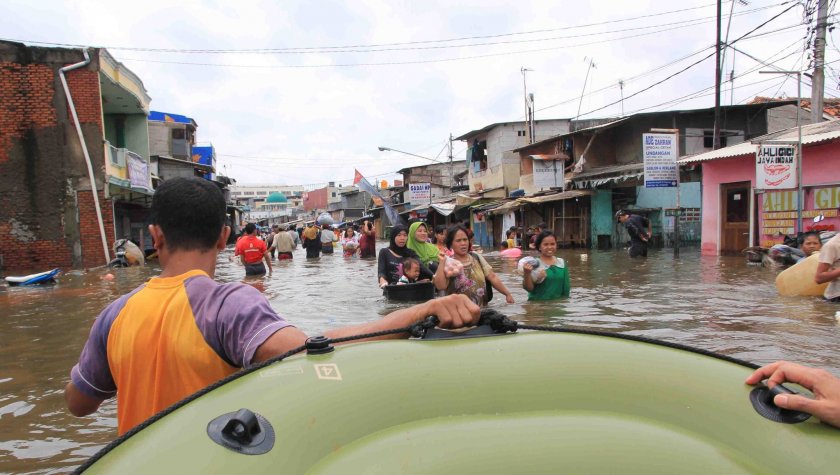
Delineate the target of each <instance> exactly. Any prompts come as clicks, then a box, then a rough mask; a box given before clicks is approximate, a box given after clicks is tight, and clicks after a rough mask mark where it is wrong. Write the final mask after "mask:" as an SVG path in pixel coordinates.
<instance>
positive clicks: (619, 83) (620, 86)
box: [618, 79, 624, 117]
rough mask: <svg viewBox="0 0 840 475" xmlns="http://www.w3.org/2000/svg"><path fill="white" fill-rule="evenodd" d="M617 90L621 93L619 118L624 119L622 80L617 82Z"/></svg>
mask: <svg viewBox="0 0 840 475" xmlns="http://www.w3.org/2000/svg"><path fill="white" fill-rule="evenodd" d="M618 89H619V90H620V91H621V117H624V80H623V79H619V80H618Z"/></svg>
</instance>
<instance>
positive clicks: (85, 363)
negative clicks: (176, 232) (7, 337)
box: [70, 270, 291, 435]
mask: <svg viewBox="0 0 840 475" xmlns="http://www.w3.org/2000/svg"><path fill="white" fill-rule="evenodd" d="M287 326H291V325H290V324H289V323H288V322H287V321H286V320H285V319H284V318H283V317H281V316H279V315H278V314H277V312H275V311H274V310H273V309H272V308H271V306H270V305H269V303H268V301H267V300H266V299H265V297H264V296H263V295H262V294H260V292H259V291H258V290H256V289H255V288H253V287H251V286H248V285H244V284H241V283H228V284H219V283H216V282H215V281H213V279H211V278H210V277H209V276H208V275H207V274H206V273H204V272H203V271H200V270H193V271H190V272H187V273H185V274H181V275H179V276H175V277H166V278H162V277H156V278H152V279H150V280H149V281H148V282H147V283H145V284H143V285H141V286H140V287H138V288H137V289H135V290H134V291H132V292H130V293H129V294H126V295H123V296H122V297H120V298H119V299H118V300H116V301H115V302H113V303H111V304H110V305H109V306H108V307H106V308H105V310H103V311H102V313H101V314H100V315H99V316H98V317H97V318H96V321H95V322H94V323H93V328H91V331H90V336H89V337H88V341H87V343H85V347H84V349H83V350H82V354H81V357H80V358H79V363H78V364H77V365H76V366H74V367H73V369H72V370H71V372H70V378H71V380H72V381H73V384H74V385H75V386H76V387H77V388H79V390H80V391H82V392H83V393H85V394H87V395H88V396H91V397H94V398H97V399H108V398H111V397H114V396H115V395H116V397H117V426H118V432H119V434H120V435H122V434H124V433H126V432H127V431H128V430H130V429H131V428H132V427H134V426H136V425H138V424H140V423H141V422H143V421H144V420H146V419H147V418H149V417H151V416H152V415H154V414H155V413H157V412H159V411H161V410H163V409H166V408H167V407H169V406H170V405H172V404H174V403H176V402H178V401H180V400H181V399H183V398H185V397H187V396H189V395H190V394H192V393H194V392H196V391H199V390H201V389H203V388H205V387H207V386H209V385H210V384H213V383H214V382H216V381H218V380H220V379H222V378H224V377H226V376H228V375H230V374H232V373H234V372H236V371H237V370H238V369H239V368H243V367H248V366H250V364H251V360H252V359H253V358H254V353H255V352H256V350H257V348H259V347H260V345H262V344H263V343H264V342H265V341H266V340H267V339H268V337H270V336H271V335H273V334H274V333H275V332H277V331H279V330H281V329H283V328H286V327H287Z"/></svg>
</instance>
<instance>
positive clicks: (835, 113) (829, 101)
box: [748, 96, 840, 118]
mask: <svg viewBox="0 0 840 475" xmlns="http://www.w3.org/2000/svg"><path fill="white" fill-rule="evenodd" d="M779 100H784V99H782V98H773V97H764V96H756V97H755V98H754V99H753V100H751V101H750V102H748V104H763V103H765V102H776V101H779ZM794 100H796V99H795V98H794ZM801 104H802V107H803V108H805V109H810V108H811V99H809V98H804V97H803V98H802V99H801ZM823 112H824V113H826V114H828V115H830V116H831V117H837V118H840V99H836V98H831V97H826V98H825V99H823Z"/></svg>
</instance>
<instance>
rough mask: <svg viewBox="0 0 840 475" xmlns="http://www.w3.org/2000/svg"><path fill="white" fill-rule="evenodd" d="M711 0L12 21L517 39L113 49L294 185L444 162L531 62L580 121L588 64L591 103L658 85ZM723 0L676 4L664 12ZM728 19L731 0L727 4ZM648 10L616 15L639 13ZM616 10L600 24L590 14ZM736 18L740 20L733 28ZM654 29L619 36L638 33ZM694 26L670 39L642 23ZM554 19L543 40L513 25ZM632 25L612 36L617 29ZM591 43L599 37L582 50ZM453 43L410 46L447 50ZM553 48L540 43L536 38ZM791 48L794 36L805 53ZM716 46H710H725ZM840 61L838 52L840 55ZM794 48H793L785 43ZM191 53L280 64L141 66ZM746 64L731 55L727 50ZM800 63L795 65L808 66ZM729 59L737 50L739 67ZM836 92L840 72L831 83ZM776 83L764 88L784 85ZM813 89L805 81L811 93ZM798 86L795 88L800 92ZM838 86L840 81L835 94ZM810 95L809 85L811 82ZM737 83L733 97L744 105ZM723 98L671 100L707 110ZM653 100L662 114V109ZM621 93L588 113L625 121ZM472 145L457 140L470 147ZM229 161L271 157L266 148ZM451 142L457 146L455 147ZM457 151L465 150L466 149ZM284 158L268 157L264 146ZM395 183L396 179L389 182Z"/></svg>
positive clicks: (132, 12)
mask: <svg viewBox="0 0 840 475" xmlns="http://www.w3.org/2000/svg"><path fill="white" fill-rule="evenodd" d="M710 3H711V2H705V3H704V2H702V1H700V0H697V1H696V2H693V3H692V4H683V3H682V2H677V3H673V2H672V3H670V4H667V3H666V4H663V3H661V2H652V1H647V2H624V1H618V0H613V1H605V2H600V3H590V2H557V1H551V0H547V1H534V2H509V1H501V0H485V1H480V2H478V1H474V2H443V1H440V2H413V1H403V2H394V1H390V0H366V1H328V2H305V1H286V2H272V1H256V2H239V3H230V2H212V3H207V2H177V3H172V2H167V1H163V0H152V1H147V2H142V3H141V2H135V3H122V2H120V3H117V2H98V1H93V0H86V1H80V2H73V3H72V4H69V3H66V2H60V1H48V2H29V1H17V0H12V1H10V2H6V4H5V9H4V10H5V12H7V13H9V14H5V15H3V18H0V31H3V32H4V33H3V35H4V36H5V37H7V38H15V39H22V40H32V41H46V42H58V43H78V44H90V45H104V46H134V47H143V48H179V49H186V48H193V49H245V48H292V47H323V46H337V45H363V44H384V43H399V42H417V41H424V40H445V39H450V38H455V37H468V36H486V35H503V36H495V37H492V38H476V39H473V40H469V41H465V42H462V43H459V44H463V43H479V42H500V44H495V45H487V46H472V47H467V46H461V47H456V48H445V49H443V48H441V49H412V50H400V51H382V52H370V53H350V52H348V53H340V54H336V53H317V54H314V53H313V54H284V55H280V54H219V55H209V54H201V55H199V54H172V53H162V52H148V51H127V50H120V49H111V53H112V54H114V55H115V56H116V57H117V58H119V59H121V60H124V61H125V63H126V65H128V66H129V67H130V68H131V69H132V70H134V71H135V72H136V73H137V74H138V75H139V76H140V77H141V78H142V80H143V82H144V83H145V85H146V87H147V89H148V90H149V94H150V95H151V96H152V98H153V102H152V108H153V109H157V110H164V111H169V112H175V113H181V114H185V115H188V116H190V117H193V118H194V119H195V120H196V121H197V122H198V124H199V131H198V135H199V140H202V141H212V142H213V143H214V144H215V145H216V147H217V152H218V153H219V154H220V156H221V159H220V163H221V164H223V165H226V166H227V168H226V169H224V170H222V171H226V172H227V173H229V174H230V175H231V176H233V177H234V178H236V179H237V180H239V181H240V182H245V183H248V182H261V183H262V182H266V181H278V182H282V183H287V184H294V183H321V182H326V181H338V180H351V179H352V176H353V169H354V168H358V169H359V170H361V171H362V172H363V173H364V174H366V175H369V176H374V175H379V174H383V173H387V172H393V171H396V170H398V169H400V168H403V167H405V166H407V165H410V164H417V163H424V162H423V160H421V159H415V158H411V157H409V156H406V155H401V154H398V153H393V152H391V153H381V152H379V151H378V150H377V147H378V146H387V147H391V148H395V149H399V150H404V151H407V152H412V153H416V154H420V155H424V156H432V157H434V156H436V155H437V154H438V152H439V151H440V150H441V147H442V146H443V145H444V143H445V140H446V138H447V137H448V135H449V133H453V134H455V135H456V136H457V135H459V134H462V133H464V132H467V131H469V130H472V129H476V128H480V127H483V126H485V125H487V124H489V123H493V122H500V121H509V120H520V119H521V118H522V117H523V115H524V114H523V105H522V75H521V74H520V71H519V70H520V67H522V66H526V67H528V68H530V69H533V72H530V73H528V77H527V79H528V88H529V91H530V92H533V93H534V94H535V96H536V104H537V107H538V109H539V108H543V107H546V106H549V105H553V104H556V103H559V102H561V101H565V102H564V103H563V104H562V105H557V106H555V107H551V108H549V109H546V110H540V111H539V112H538V113H537V118H543V119H545V118H556V117H570V116H574V115H575V114H576V112H577V109H578V99H577V98H578V96H579V95H580V93H581V89H582V87H583V82H584V76H585V74H586V68H587V64H588V63H586V62H584V58H585V57H593V58H594V61H595V63H596V65H597V68H596V69H593V70H591V71H590V73H591V74H590V77H589V80H588V83H587V86H586V91H587V93H591V92H592V91H595V90H597V89H599V88H607V89H605V90H604V91H602V92H597V93H591V94H589V95H587V96H586V97H584V99H583V102H582V104H581V106H580V107H581V111H582V112H587V111H591V110H594V109H598V108H600V107H602V106H604V105H606V104H609V103H611V102H614V101H618V100H619V97H620V91H619V89H618V87H616V85H617V82H618V80H619V79H625V81H626V85H625V88H624V96H625V97H628V96H630V95H632V94H633V93H635V92H637V91H640V90H642V89H643V88H645V87H647V86H649V85H650V84H652V83H654V82H656V81H658V80H661V79H663V78H665V77H666V76H668V75H669V74H673V73H674V72H676V71H678V70H679V69H680V68H682V67H685V66H687V65H689V64H690V63H691V62H693V61H695V60H697V59H699V58H700V57H702V56H701V55H698V56H696V57H694V58H691V59H687V60H685V61H682V62H680V63H679V64H676V65H673V66H671V67H668V68H665V69H663V70H661V71H657V72H654V73H651V74H648V75H645V76H643V77H641V78H638V79H632V77H633V76H635V75H638V74H640V73H643V72H645V71H648V70H650V69H653V68H655V67H657V66H659V65H662V64H665V63H667V62H669V61H671V60H674V59H676V58H679V57H681V56H684V55H687V54H688V53H690V52H693V51H696V50H700V49H702V48H704V47H708V46H711V45H712V44H713V43H714V41H715V36H714V22H712V21H708V22H707V23H704V24H702V25H699V26H692V27H681V26H683V25H669V24H670V23H673V22H678V21H684V20H689V19H700V18H709V17H712V16H713V15H714V7H713V6H711V5H709V4H710ZM778 3H781V2H780V1H777V2H772V1H763V2H758V1H754V2H750V5H749V6H741V5H736V6H735V11H736V13H737V12H742V11H744V10H750V9H756V8H761V7H763V6H772V8H767V9H766V10H763V11H758V12H753V13H749V14H746V15H743V16H735V17H734V18H733V19H732V34H731V35H730V40H731V39H733V38H735V37H737V36H739V35H741V34H743V33H745V32H747V31H749V30H750V29H752V28H754V27H755V26H757V25H758V24H760V23H761V22H762V21H765V20H767V19H769V18H770V17H771V16H773V15H774V14H776V13H778V12H779V11H781V10H782V9H783V8H784V7H780V6H775V5H777V4H778ZM699 5H707V6H705V7H704V8H702V9H695V10H689V11H685V12H682V13H676V14H660V13H661V12H663V11H667V10H675V9H682V8H690V7H692V6H699ZM724 7H725V8H724V9H725V11H726V12H727V13H728V7H729V4H725V5H724ZM648 14H655V15H653V16H651V17H649V18H641V19H635V20H631V21H617V20H622V19H626V18H630V17H636V16H640V15H648ZM799 20H801V8H800V7H796V8H795V9H794V10H792V11H791V12H788V13H787V14H785V15H784V17H783V18H780V19H777V20H775V21H773V22H772V23H771V24H769V25H768V26H766V27H764V28H763V29H762V30H761V31H770V30H773V29H776V28H779V27H782V26H788V25H792V24H795V23H796V22H797V21H799ZM607 21H613V23H606V24H602V25H599V26H592V27H588V28H577V27H579V26H581V25H584V24H589V23H597V22H607ZM725 25H726V20H724V28H725ZM642 27H656V28H652V29H651V28H648V29H636V30H628V31H623V32H616V33H613V34H612V35H609V36H604V35H597V34H596V33H598V32H605V31H615V30H620V29H629V28H642ZM674 27H680V28H678V29H674V30H671V31H664V32H661V33H658V34H654V35H647V36H639V37H636V38H630V36H632V35H639V34H646V33H651V32H653V31H661V30H666V29H668V28H674ZM533 30H552V31H549V32H544V33H541V34H539V35H512V36H511V35H508V36H504V35H505V34H507V33H513V32H523V31H533ZM571 35H582V36H581V37H578V38H568V39H565V40H556V41H539V42H528V43H501V42H507V41H511V40H521V39H525V38H533V37H542V38H545V37H556V36H571ZM803 35H804V28H800V29H799V30H796V31H788V32H778V33H774V34H772V35H769V36H764V37H761V39H759V40H751V41H750V40H748V41H743V42H741V43H739V44H738V46H739V48H741V49H743V50H745V51H747V52H749V53H751V54H753V55H755V56H757V57H759V58H769V57H771V55H773V54H774V53H776V52H777V51H779V50H782V49H783V47H785V46H787V45H790V44H792V43H793V42H794V41H795V40H796V38H797V37H801V36H803ZM616 37H626V38H624V39H621V40H614V41H610V42H606V43H596V42H597V41H599V40H603V39H605V38H616ZM583 43H587V44H586V45H584V46H574V45H580V44H583ZM452 44H453V43H451V42H436V43H426V44H423V45H419V44H418V45H406V46H417V47H420V46H422V47H427V48H428V47H434V46H448V45H452ZM532 49H545V50H544V51H537V52H532V53H521V51H523V50H532ZM789 51H793V47H792V48H791V49H790V50H789ZM709 52H711V49H710V50H709ZM488 54H498V55H497V56H492V57H486V58H480V59H464V60H461V61H450V62H436V63H425V64H404V65H391V66H360V67H330V68H278V67H276V66H292V65H300V66H313V65H322V64H333V65H337V64H348V63H380V62H407V61H426V60H431V59H442V58H466V57H472V56H480V55H488ZM827 54H828V61H832V60H833V59H836V58H837V57H838V52H837V51H836V50H832V49H829V50H828V52H827ZM780 56H782V55H780ZM132 58H134V59H145V60H151V61H181V62H199V63H218V64H239V65H252V66H272V67H271V68H267V67H263V68H246V67H215V66H195V65H179V64H166V63H159V62H147V61H136V60H132ZM729 58H730V59H731V55H730V56H729ZM798 60H799V57H798V56H797V55H793V56H790V57H788V58H785V59H784V60H782V61H780V62H779V63H778V65H779V66H780V67H783V68H794V67H795V66H796V63H797V61H798ZM713 64H714V63H713V61H712V60H707V61H706V62H704V63H702V64H701V65H698V66H696V67H694V68H692V69H691V70H690V71H688V72H686V73H685V74H681V75H679V76H678V77H676V78H674V79H672V80H669V81H667V82H665V83H663V84H662V85H659V86H657V87H655V88H653V89H651V90H650V91H648V92H644V93H641V94H639V95H638V96H635V97H630V98H628V99H626V100H625V102H624V108H625V111H627V112H631V111H634V110H637V109H642V108H648V107H651V106H655V105H657V104H660V103H663V102H666V101H668V100H671V99H673V98H677V97H679V96H682V95H686V94H689V93H691V92H694V91H697V90H700V89H702V88H704V87H707V86H711V85H712V84H713V81H714V69H713ZM727 64H728V65H727V68H729V67H730V66H729V60H728V61H727ZM755 66H756V63H755V62H754V61H752V60H749V59H747V58H746V57H745V56H743V55H740V54H739V55H737V56H736V59H735V73H736V74H741V73H743V72H744V71H746V70H747V69H748V68H754V67H755ZM765 79H767V77H764V76H761V77H759V76H758V74H757V73H752V74H751V75H749V76H745V77H743V78H739V79H736V82H735V85H736V86H737V87H739V89H736V91H735V94H734V96H735V100H736V101H738V100H741V99H743V98H748V97H751V94H755V93H758V92H760V91H762V90H765V89H767V88H768V87H771V86H777V85H779V84H781V82H782V80H783V79H782V78H778V79H777V80H775V81H769V82H766V83H761V84H756V85H754V86H749V85H748V84H749V83H752V82H755V81H759V80H765ZM826 82H827V83H828V85H829V86H836V78H835V79H834V80H831V79H829V80H827V81H826ZM776 90H777V89H776V88H773V89H771V90H767V91H766V92H765V93H764V94H765V95H770V94H772V93H774V92H776ZM803 90H806V88H803ZM795 91H796V85H795V83H794V82H793V81H788V82H787V83H786V85H785V87H784V88H782V89H781V91H780V93H781V92H784V93H787V95H789V96H793V95H795ZM828 92H829V93H831V92H835V93H836V92H837V91H836V90H833V89H829V91H828ZM804 94H807V93H804ZM728 98H729V96H728V94H726V95H725V100H724V103H728ZM712 104H713V98H712V97H711V96H710V95H709V96H706V97H702V98H699V99H695V100H692V101H687V102H683V103H680V104H675V105H673V106H668V105H666V106H662V107H664V108H693V107H709V106H711V105H712ZM651 110H656V109H655V108H654V109H651ZM619 111H620V104H615V105H612V106H609V107H607V108H605V109H603V110H600V111H598V112H596V113H594V114H593V115H591V116H587V117H604V116H614V115H617V114H618V113H619ZM462 148H463V144H456V150H460V149H462ZM231 155H237V156H247V157H262V158H256V159H250V158H240V157H231ZM444 156H445V153H444V154H442V155H441V158H444ZM462 156H463V155H462V154H459V155H458V157H456V158H460V157H462ZM265 157H268V158H265ZM389 178H392V177H389Z"/></svg>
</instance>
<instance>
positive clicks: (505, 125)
mask: <svg viewBox="0 0 840 475" xmlns="http://www.w3.org/2000/svg"><path fill="white" fill-rule="evenodd" d="M570 124H571V120H569V119H551V120H538V121H536V122H535V129H536V133H535V137H534V140H535V141H540V140H543V139H547V138H549V137H554V136H557V135H560V134H563V133H566V132H568V131H569V130H570ZM455 140H463V141H466V142H467V156H466V165H467V170H468V171H469V174H468V183H469V186H470V191H471V192H475V193H479V194H481V196H482V197H484V198H505V197H507V196H508V195H509V193H510V192H511V191H513V190H515V189H517V188H519V155H518V154H517V153H514V152H513V150H514V149H516V148H518V147H522V146H524V145H527V144H528V135H527V124H526V123H525V122H523V121H519V122H498V123H495V124H490V125H487V126H485V127H483V128H481V129H477V130H473V131H470V132H467V133H466V134H463V135H461V136H460V137H456V138H455Z"/></svg>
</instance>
